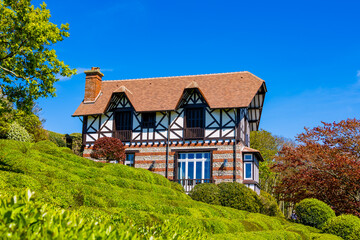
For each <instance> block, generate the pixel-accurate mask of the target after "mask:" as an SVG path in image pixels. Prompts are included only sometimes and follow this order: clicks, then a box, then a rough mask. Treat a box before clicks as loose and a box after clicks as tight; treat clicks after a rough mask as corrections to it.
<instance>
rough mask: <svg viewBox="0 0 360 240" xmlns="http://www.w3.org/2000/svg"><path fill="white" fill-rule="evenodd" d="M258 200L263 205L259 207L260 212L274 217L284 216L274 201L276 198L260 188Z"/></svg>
mask: <svg viewBox="0 0 360 240" xmlns="http://www.w3.org/2000/svg"><path fill="white" fill-rule="evenodd" d="M260 200H261V203H262V205H263V207H262V208H261V213H262V214H265V215H268V216H275V217H284V214H283V213H282V212H281V210H280V208H279V205H278V204H277V202H276V199H275V198H274V197H273V196H271V195H270V194H269V193H268V192H265V191H262V190H261V192H260Z"/></svg>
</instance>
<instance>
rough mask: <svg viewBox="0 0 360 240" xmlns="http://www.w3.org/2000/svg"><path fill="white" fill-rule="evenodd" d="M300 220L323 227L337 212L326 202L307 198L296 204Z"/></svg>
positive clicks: (313, 225)
mask: <svg viewBox="0 0 360 240" xmlns="http://www.w3.org/2000/svg"><path fill="white" fill-rule="evenodd" d="M295 211H296V215H297V217H298V219H299V222H300V223H302V224H305V225H309V226H312V227H316V228H319V229H320V228H321V227H322V226H323V225H324V223H325V222H326V221H327V220H328V219H330V218H332V217H335V212H334V210H332V209H331V208H330V207H329V206H328V205H327V204H326V203H324V202H322V201H320V200H317V199H315V198H307V199H304V200H302V201H300V202H299V203H298V204H296V206H295Z"/></svg>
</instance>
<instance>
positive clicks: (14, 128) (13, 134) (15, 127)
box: [7, 122, 32, 142]
mask: <svg viewBox="0 0 360 240" xmlns="http://www.w3.org/2000/svg"><path fill="white" fill-rule="evenodd" d="M7 138H8V139H11V140H16V141H20V142H31V140H32V139H31V136H30V134H29V133H28V132H27V131H26V129H25V128H24V127H22V126H21V125H20V124H18V123H17V122H13V123H12V124H11V125H10V129H9V131H8V133H7Z"/></svg>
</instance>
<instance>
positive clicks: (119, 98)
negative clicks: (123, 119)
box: [105, 93, 132, 112]
mask: <svg viewBox="0 0 360 240" xmlns="http://www.w3.org/2000/svg"><path fill="white" fill-rule="evenodd" d="M116 108H132V105H131V102H130V101H129V99H128V98H127V96H126V94H125V93H113V94H112V96H111V99H110V102H109V104H108V106H107V108H106V110H105V112H112V111H114V110H115V109H116Z"/></svg>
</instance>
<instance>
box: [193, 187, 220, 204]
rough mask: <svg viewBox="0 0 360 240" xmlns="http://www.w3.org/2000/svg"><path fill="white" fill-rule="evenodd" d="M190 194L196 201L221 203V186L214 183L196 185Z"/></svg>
mask: <svg viewBox="0 0 360 240" xmlns="http://www.w3.org/2000/svg"><path fill="white" fill-rule="evenodd" d="M189 196H190V197H191V198H192V199H194V200H196V201H201V202H205V203H209V204H215V205H220V194H219V187H218V186H217V185H216V184H213V183H202V184H198V185H196V186H195V187H194V188H193V189H192V190H191V192H190V193H189Z"/></svg>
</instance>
